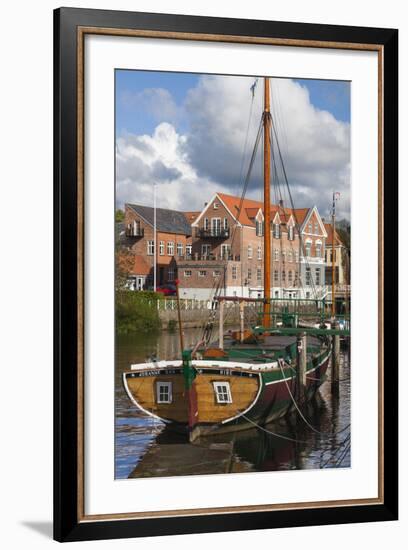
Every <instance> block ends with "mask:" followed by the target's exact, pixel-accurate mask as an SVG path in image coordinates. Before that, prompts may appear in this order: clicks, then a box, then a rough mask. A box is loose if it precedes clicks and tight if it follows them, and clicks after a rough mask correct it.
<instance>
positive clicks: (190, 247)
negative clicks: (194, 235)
mask: <svg viewBox="0 0 408 550" xmlns="http://www.w3.org/2000/svg"><path fill="white" fill-rule="evenodd" d="M192 253H193V245H192V244H186V256H191V255H192Z"/></svg>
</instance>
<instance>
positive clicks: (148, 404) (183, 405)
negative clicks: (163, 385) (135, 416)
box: [127, 374, 187, 422]
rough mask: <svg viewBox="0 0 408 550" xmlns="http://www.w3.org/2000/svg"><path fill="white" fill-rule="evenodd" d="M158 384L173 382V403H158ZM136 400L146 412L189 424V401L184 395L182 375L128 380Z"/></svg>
mask: <svg viewBox="0 0 408 550" xmlns="http://www.w3.org/2000/svg"><path fill="white" fill-rule="evenodd" d="M157 382H172V386H173V389H172V393H173V402H172V403H156V385H157ZM127 384H128V388H129V390H130V392H131V393H132V395H133V397H134V399H135V400H136V401H137V402H138V403H139V404H140V406H141V407H143V408H144V409H145V410H147V411H149V412H152V413H153V414H155V415H157V416H159V417H160V418H165V419H168V420H174V421H175V422H187V401H186V398H185V394H184V379H183V376H182V375H181V374H173V375H164V376H163V375H162V376H146V377H141V378H127Z"/></svg>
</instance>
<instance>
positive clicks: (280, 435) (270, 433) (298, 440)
mask: <svg viewBox="0 0 408 550" xmlns="http://www.w3.org/2000/svg"><path fill="white" fill-rule="evenodd" d="M241 417H242V418H245V420H246V421H247V422H249V423H250V424H252V425H253V426H255V427H256V428H259V429H260V430H262V431H263V432H265V433H267V434H269V435H273V436H275V437H279V438H280V439H286V440H287V441H292V442H293V443H309V442H308V441H304V440H302V439H293V438H292V437H288V436H286V435H282V434H277V433H275V432H272V431H271V430H267V429H266V428H264V427H263V426H260V425H259V424H257V423H256V422H254V421H253V420H251V419H250V418H248V417H247V416H245V414H241Z"/></svg>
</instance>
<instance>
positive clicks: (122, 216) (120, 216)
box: [115, 208, 125, 223]
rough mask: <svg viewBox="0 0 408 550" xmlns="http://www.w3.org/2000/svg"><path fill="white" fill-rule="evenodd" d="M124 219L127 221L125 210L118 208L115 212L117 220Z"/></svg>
mask: <svg viewBox="0 0 408 550" xmlns="http://www.w3.org/2000/svg"><path fill="white" fill-rule="evenodd" d="M123 221H125V213H124V212H123V210H121V209H120V208H118V209H117V210H116V212H115V222H116V223H118V222H123Z"/></svg>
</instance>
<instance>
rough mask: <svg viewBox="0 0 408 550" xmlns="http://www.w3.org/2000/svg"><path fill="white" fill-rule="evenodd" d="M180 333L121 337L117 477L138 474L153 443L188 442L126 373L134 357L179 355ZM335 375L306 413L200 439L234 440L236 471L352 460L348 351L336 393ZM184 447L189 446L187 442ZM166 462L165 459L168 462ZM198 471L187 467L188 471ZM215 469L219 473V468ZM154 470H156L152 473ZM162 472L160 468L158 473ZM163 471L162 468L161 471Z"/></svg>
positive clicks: (188, 339)
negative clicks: (143, 401) (139, 404)
mask: <svg viewBox="0 0 408 550" xmlns="http://www.w3.org/2000/svg"><path fill="white" fill-rule="evenodd" d="M200 333H201V331H200V329H186V330H185V336H184V340H185V345H186V347H187V346H188V347H190V346H192V345H194V343H195V342H196V341H197V339H198V338H199V336H200ZM179 354H180V352H179V340H178V334H177V333H170V332H165V331H163V332H160V333H158V334H156V335H155V334H143V335H123V336H122V335H121V336H118V337H117V342H116V373H115V397H116V399H115V403H116V405H115V415H116V441H115V477H116V479H121V478H122V479H123V478H127V477H129V475H130V474H132V476H135V475H136V476H137V471H138V470H137V468H136V466H137V465H138V464H139V463H140V461H141V458H142V457H143V455H144V454H145V453H146V451H147V450H148V449H150V448H154V446H160V445H180V449H181V445H183V446H185V444H186V439H185V437H184V436H180V435H176V434H174V433H173V432H171V431H169V430H168V429H165V427H164V424H163V423H161V422H159V421H157V420H155V419H154V418H152V417H148V416H146V415H143V414H142V413H141V412H140V411H139V410H138V409H137V408H136V407H135V406H134V405H133V404H132V403H131V402H130V400H129V399H128V397H127V395H126V394H125V391H124V389H123V386H122V377H121V375H122V373H123V372H124V371H125V370H128V369H129V366H130V365H131V364H132V363H140V362H143V361H145V360H146V358H147V357H151V356H152V355H155V356H156V357H157V358H159V359H164V358H166V359H172V358H175V357H178V356H179ZM328 376H329V379H328V381H327V382H325V383H324V384H323V386H322V387H321V389H320V392H319V393H318V395H317V396H316V399H314V400H313V401H312V402H311V403H309V404H308V407H307V410H306V411H304V416H305V419H306V421H305V420H304V419H302V418H301V417H300V415H299V414H298V413H296V412H295V413H293V414H292V415H290V416H287V417H285V418H283V419H280V420H279V421H277V422H274V423H272V424H270V425H267V426H264V427H263V429H260V428H255V427H254V428H253V429H250V430H245V431H240V432H235V433H231V434H218V435H217V434H216V435H213V436H211V437H210V438H209V437H207V438H202V439H201V440H200V441H198V442H197V443H198V445H200V446H202V447H206V446H208V447H209V448H210V447H214V445H220V444H221V445H222V444H230V445H232V449H233V462H232V468H231V471H274V470H293V469H316V468H334V467H336V468H338V467H341V468H345V467H348V466H350V460H351V453H350V429H349V425H350V364H349V356H348V353H347V352H346V351H344V350H342V351H341V358H340V378H341V383H340V388H339V393H338V395H337V396H336V395H334V396H333V395H332V393H331V387H330V369H329V371H328ZM183 448H184V447H183ZM163 466H165V465H163ZM135 468H136V470H135ZM188 473H194V472H187V471H185V472H182V475H186V474H188ZM214 473H217V472H216V471H214ZM151 475H154V472H152V473H151ZM157 475H159V474H157ZM160 475H162V474H160Z"/></svg>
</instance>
